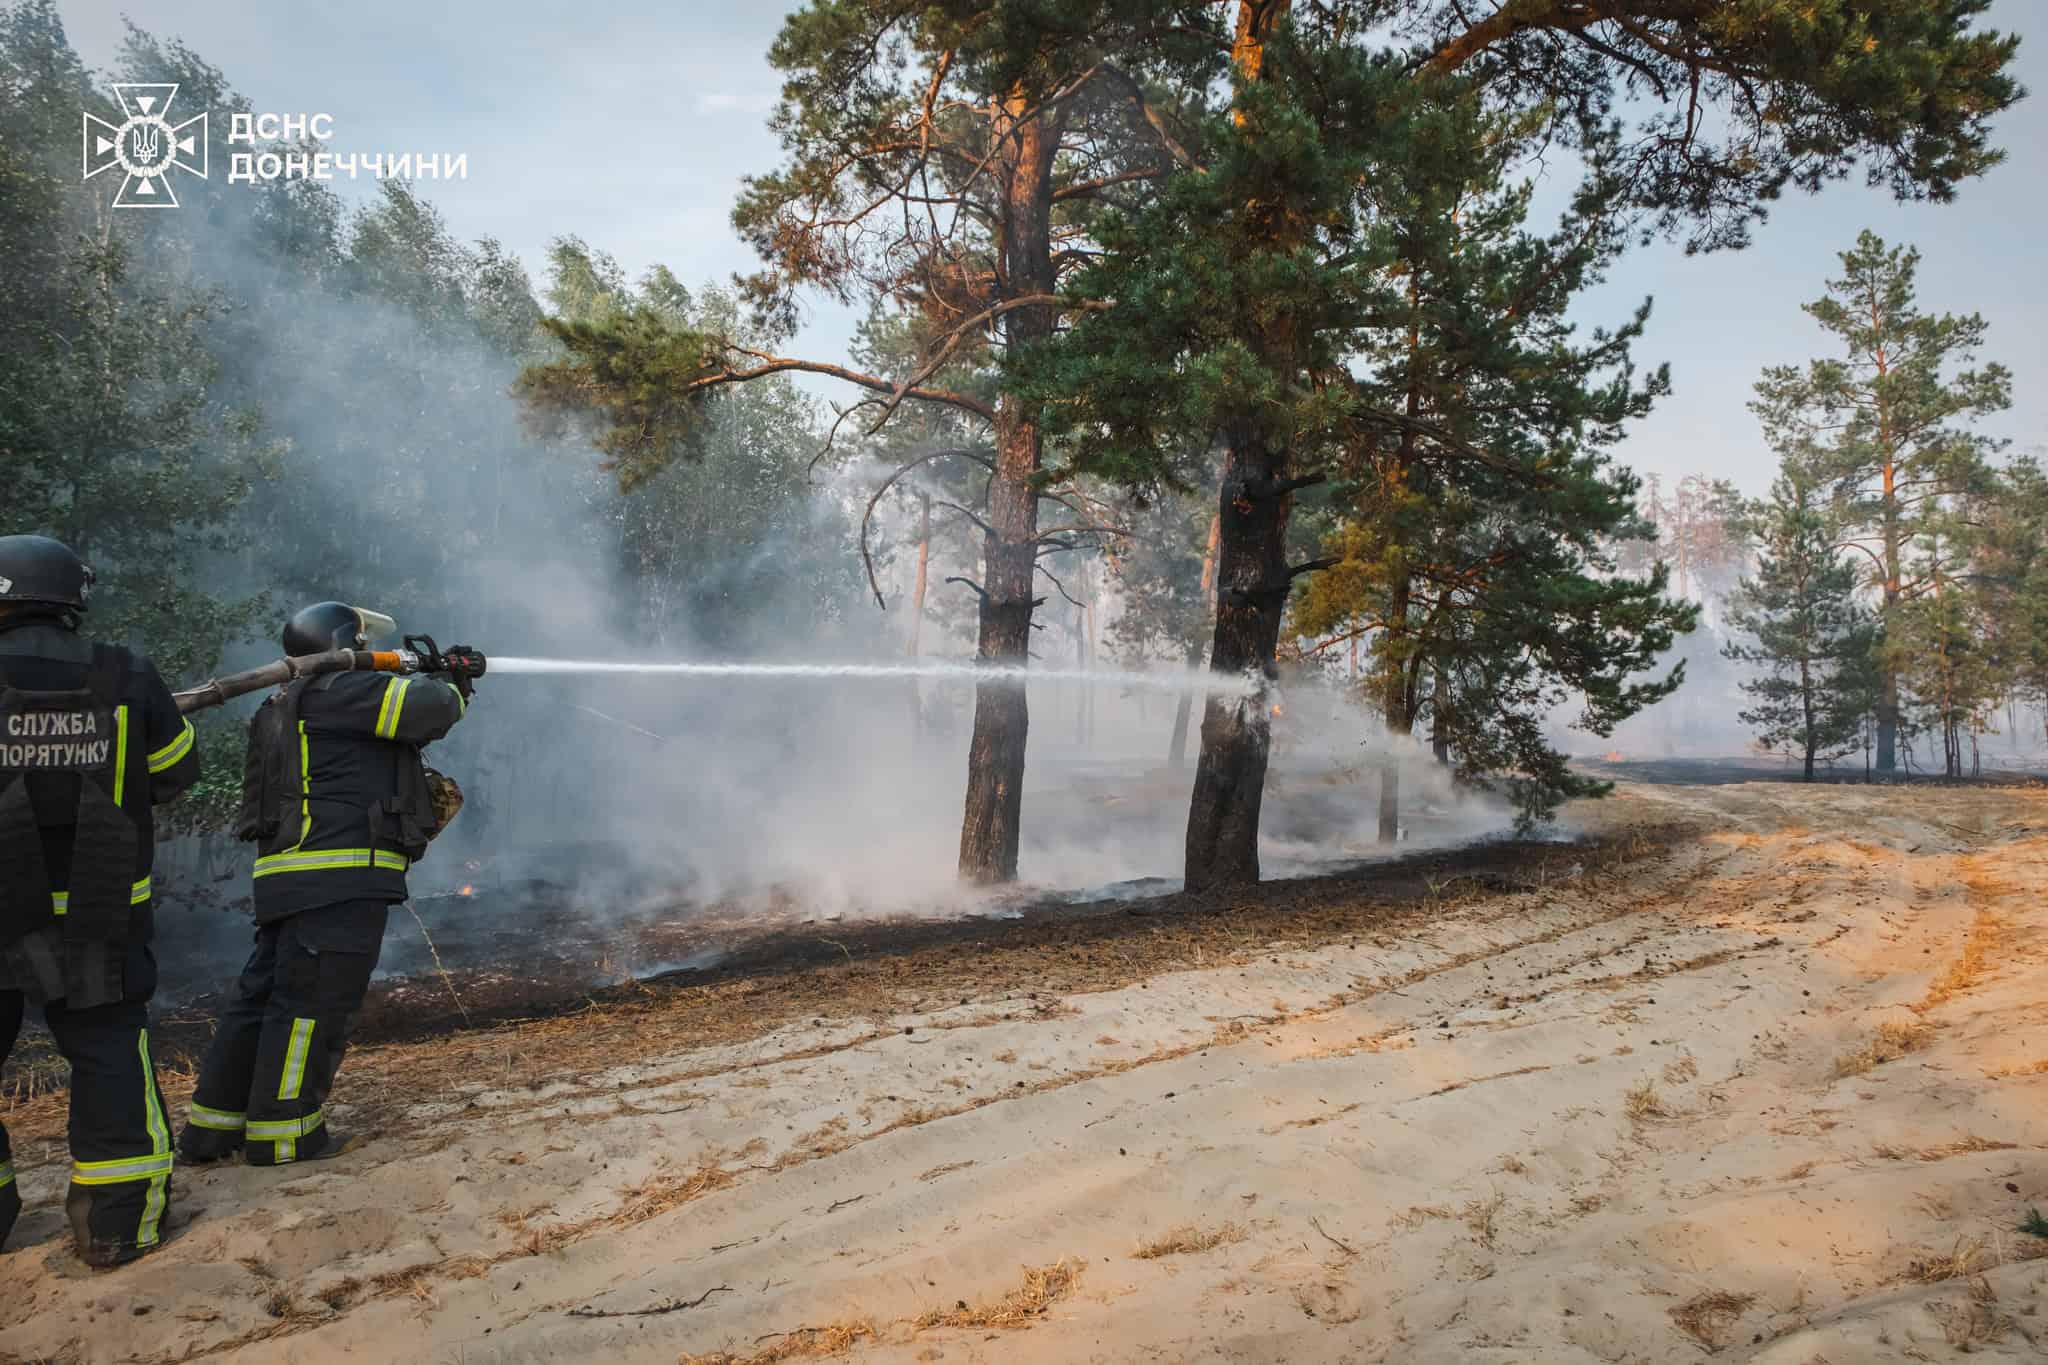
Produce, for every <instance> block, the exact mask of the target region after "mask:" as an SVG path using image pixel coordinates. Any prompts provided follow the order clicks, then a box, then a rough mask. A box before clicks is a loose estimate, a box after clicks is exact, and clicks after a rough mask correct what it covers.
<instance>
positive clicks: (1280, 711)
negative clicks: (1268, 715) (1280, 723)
mask: <svg viewBox="0 0 2048 1365" xmlns="http://www.w3.org/2000/svg"><path fill="white" fill-rule="evenodd" d="M1273 714H1274V715H1275V716H1284V715H1286V714H1287V711H1286V709H1285V708H1284V707H1282V706H1281V705H1280V703H1279V702H1277V701H1276V702H1274V703H1273Z"/></svg>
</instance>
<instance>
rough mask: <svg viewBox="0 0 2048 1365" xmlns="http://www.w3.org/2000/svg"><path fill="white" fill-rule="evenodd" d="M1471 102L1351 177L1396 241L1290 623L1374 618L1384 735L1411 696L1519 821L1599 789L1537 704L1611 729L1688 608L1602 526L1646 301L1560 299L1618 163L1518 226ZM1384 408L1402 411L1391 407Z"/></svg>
mask: <svg viewBox="0 0 2048 1365" xmlns="http://www.w3.org/2000/svg"><path fill="white" fill-rule="evenodd" d="M1487 122H1488V120H1487V119H1486V116H1485V115H1484V114H1483V113H1482V111H1480V110H1478V109H1477V108H1476V107H1475V106H1473V105H1471V104H1469V103H1465V104H1459V105H1454V106H1450V107H1446V108H1442V109H1437V110H1433V111H1431V112H1430V113H1429V114H1428V116H1427V117H1426V118H1424V119H1421V120H1419V121H1418V125H1419V126H1418V127H1417V128H1416V129H1415V131H1414V132H1413V134H1412V135H1411V139H1410V140H1409V141H1408V142H1407V143H1405V144H1404V146H1406V147H1407V148H1410V149H1413V150H1420V151H1422V153H1423V154H1422V155H1419V156H1418V155H1414V154H1413V151H1412V150H1411V154H1409V155H1406V156H1404V157H1403V158H1402V159H1401V160H1400V161H1399V162H1398V163H1397V164H1394V165H1389V166H1384V167H1378V168H1376V169H1375V173H1374V174H1372V175H1371V176H1370V177H1368V179H1369V182H1370V188H1369V190H1368V191H1367V193H1368V195H1369V196H1370V201H1371V205H1372V211H1373V217H1374V220H1375V222H1376V223H1377V224H1378V225H1379V226H1380V228H1381V230H1382V231H1383V232H1385V233H1386V234H1387V235H1388V237H1389V240H1390V241H1391V242H1392V244H1393V246H1394V249H1395V250H1396V252H1397V253H1398V260H1399V264H1398V266H1397V267H1396V268H1395V269H1394V270H1393V271H1392V272H1390V273H1391V276H1392V279H1393V281H1394V287H1393V288H1392V289H1390V290H1389V291H1388V292H1389V296H1388V297H1386V298H1385V299H1384V300H1382V301H1381V302H1380V303H1379V304H1378V305H1377V306H1376V309H1375V311H1376V313H1377V317H1376V324H1377V325H1375V326H1374V327H1373V328H1371V329H1369V330H1368V331H1367V332H1366V334H1365V336H1364V344H1365V346H1366V348H1367V349H1366V350H1365V352H1364V354H1363V355H1362V356H1361V360H1362V361H1364V362H1367V363H1365V364H1363V365H1354V367H1353V368H1354V369H1355V370H1357V371H1358V372H1359V373H1358V377H1357V379H1356V385H1357V389H1356V392H1357V395H1358V399H1359V408H1360V410H1361V412H1363V413H1364V414H1365V419H1364V420H1362V421H1360V422H1359V423H1357V424H1356V429H1355V432H1354V436H1353V440H1352V442H1351V444H1350V445H1349V446H1348V447H1347V448H1346V449H1345V450H1343V451H1341V452H1340V453H1338V454H1337V455H1336V456H1335V457H1333V458H1332V460H1331V462H1330V464H1331V469H1332V474H1333V484H1332V487H1333V488H1334V489H1336V490H1337V491H1338V506H1339V507H1340V508H1341V514H1340V516H1339V518H1338V522H1337V525H1336V528H1335V530H1334V531H1333V533H1332V534H1330V535H1329V537H1328V538H1327V539H1326V540H1325V553H1326V554H1328V555H1329V556H1331V557H1332V558H1334V559H1335V560H1337V563H1336V564H1335V565H1334V566H1333V567H1332V568H1331V569H1329V570H1328V571H1327V572H1325V573H1323V574H1320V575H1318V576H1317V577H1316V578H1315V579H1314V580H1313V581H1312V582H1311V584H1310V586H1309V587H1308V588H1307V590H1306V591H1305V592H1304V593H1302V594H1301V595H1300V596H1299V597H1298V598H1297V599H1296V612H1295V616H1294V621H1293V626H1294V629H1296V630H1297V631H1300V632H1303V633H1308V634H1317V635H1322V634H1329V633H1332V632H1336V633H1338V634H1340V635H1341V634H1343V633H1358V634H1366V635H1369V637H1370V639H1371V642H1372V645H1371V651H1372V653H1371V657H1372V664H1373V667H1372V689H1373V691H1374V692H1375V694H1376V697H1377V701H1378V709H1379V710H1380V712H1381V714H1382V716H1383V717H1384V718H1385V720H1386V724H1387V728H1388V731H1389V732H1390V734H1391V735H1392V736H1394V737H1395V738H1396V740H1397V741H1398V739H1400V738H1402V737H1406V736H1407V735H1409V734H1411V733H1412V732H1413V731H1414V730H1415V728H1416V727H1417V725H1418V724H1420V723H1421V721H1422V720H1423V719H1424V717H1425V716H1427V717H1428V718H1429V721H1430V729H1431V737H1432V741H1433V743H1434V745H1435V746H1436V747H1437V748H1438V749H1439V751H1440V753H1441V754H1442V755H1443V756H1444V757H1445V758H1447V759H1451V758H1455V764H1456V769H1457V771H1458V772H1459V774H1460V775H1461V776H1462V777H1463V778H1465V779H1466V780H1468V781H1474V782H1498V783H1501V784H1503V785H1505V786H1506V787H1507V788H1508V789H1509V790H1510V791H1511V792H1512V793H1513V795H1514V797H1515V800H1516V803H1517V807H1518V813H1519V814H1520V816H1521V818H1522V819H1523V820H1524V821H1525V822H1526V821H1529V820H1534V819H1537V818H1540V817H1542V816H1544V815H1547V814H1548V813H1549V812H1550V811H1551V810H1552V809H1553V808H1554V807H1555V806H1556V805H1557V803H1558V802H1560V801H1562V800H1564V799H1566V798H1567V797H1571V796H1577V795H1587V794H1596V793H1598V792H1600V791H1602V790H1604V789H1605V788H1604V787H1603V786H1602V785H1601V784H1598V783H1593V782H1589V781H1587V780H1585V779H1582V778H1579V777H1577V776H1576V775H1573V774H1571V773H1570V772H1569V770H1568V769H1567V768H1566V767H1565V765H1564V762H1563V759H1562V757H1561V756H1560V755H1558V754H1557V753H1556V752H1555V751H1554V750H1553V749H1552V748H1551V746H1550V745H1549V742H1548V740H1547V739H1546V737H1545V734H1544V724H1543V722H1544V720H1545V718H1546V716H1547V714H1548V713H1549V712H1550V711H1552V710H1554V709H1556V708H1557V707H1558V706H1559V705H1562V704H1563V703H1565V702H1566V701H1567V700H1568V699H1569V698H1572V697H1578V698H1583V699H1584V705H1583V706H1582V708H1581V710H1580V712H1579V716H1578V722H1579V723H1580V724H1581V725H1582V726H1584V727H1585V728H1587V729H1590V730H1592V731H1593V732H1594V733H1600V734H1604V733H1607V732H1609V731H1610V730H1611V729H1612V727H1613V726H1614V725H1615V724H1616V723H1618V722H1619V721H1620V720H1622V719H1624V718H1626V717H1627V716H1628V715H1630V714H1632V713H1633V712H1634V711H1635V710H1636V709H1638V708H1640V707H1641V706H1644V705H1647V704H1649V703H1651V702H1653V701H1655V700H1657V699H1659V698H1661V697H1664V696H1666V695H1668V694H1669V693H1670V692H1671V691H1672V690H1674V689H1675V688H1676V687H1677V686H1678V685H1679V682H1680V680H1681V679H1682V677H1683V670H1682V669H1677V670H1673V671H1672V672H1671V673H1670V675H1669V676H1667V677H1664V678H1662V679H1658V680H1653V681H1648V682H1644V683H1631V682H1630V681H1629V679H1630V678H1631V677H1632V676H1633V675H1636V674H1639V673H1641V672H1643V671H1644V670H1645V669H1647V668H1648V666H1649V665H1650V663H1651V662H1652V661H1653V660H1654V659H1655V658H1656V657H1657V655H1658V654H1659V653H1661V652H1662V651H1663V650H1665V649H1667V648H1669V646H1670V644H1671V642H1672V640H1673V638H1674V636H1675V635H1676V634H1677V633H1679V632H1682V631H1685V630H1688V629H1690V628H1691V624H1692V621H1693V619H1694V617H1695V615H1696V610H1695V609H1694V608H1693V607H1692V606H1690V605H1688V604H1684V603H1681V602H1678V601H1675V600H1673V599H1672V598H1671V597H1670V596H1669V595H1668V578H1667V574H1666V571H1665V570H1663V569H1662V568H1661V567H1659V568H1658V569H1657V570H1656V571H1655V572H1653V573H1651V574H1649V575H1648V576H1646V577H1643V578H1636V577H1632V576H1624V575H1621V574H1619V573H1617V572H1616V571H1615V570H1616V564H1615V562H1614V559H1613V548H1612V547H1613V546H1614V544H1616V543H1622V544H1626V543H1629V538H1630V537H1632V536H1635V535H1640V534H1642V533H1643V526H1642V522H1641V520H1640V519H1639V518H1638V516H1637V515H1636V510H1635V500H1636V493H1637V486H1636V483H1635V480H1634V479H1633V477H1632V476H1630V475H1629V474H1628V473H1627V472H1626V471H1624V470H1620V469H1617V468H1615V467H1614V466H1613V465H1612V462H1611V457H1610V456H1609V455H1608V454H1607V453H1606V452H1607V450H1608V449H1609V448H1611V447H1612V446H1613V445H1614V444H1615V443H1616V442H1617V441H1618V440H1619V439H1620V437H1621V435H1622V432H1623V430H1624V428H1625V425H1626V424H1627V423H1628V422H1629V421H1631V420H1632V419H1635V418H1638V417H1640V416H1641V415H1643V414H1644V413H1645V412H1647V411H1648V410H1649V406H1650V404H1651V403H1652V402H1653V401H1654V400H1655V399H1656V398H1657V397H1658V396H1659V395H1660V394H1662V393H1664V392H1665V391H1666V390H1667V389H1668V377H1667V376H1666V374H1665V373H1664V372H1663V371H1662V370H1661V369H1660V370H1658V371H1655V372H1652V373H1651V374H1649V375H1647V376H1645V377H1643V378H1642V379H1640V380H1638V379H1637V378H1636V376H1635V374H1634V372H1633V370H1632V367H1631V364H1630V348H1631V346H1632V343H1633V342H1634V341H1635V340H1636V339H1637V338H1638V337H1639V336H1640V333H1641V329H1642V325H1643V321H1644V317H1645V316H1646V312H1639V313H1638V315H1637V316H1636V317H1634V318H1632V319H1631V320H1630V321H1629V322H1628V323H1627V324H1625V325H1624V326H1622V327H1621V328H1619V329H1617V330H1616V331H1614V332H1613V333H1611V334H1609V333H1606V332H1599V331H1596V332H1595V333H1594V334H1593V335H1592V337H1591V339H1590V341H1589V342H1583V343H1582V342H1580V341H1578V340H1577V339H1576V338H1575V337H1574V335H1573V326H1572V324H1571V323H1570V322H1569V321H1568V316H1567V315H1568V313H1569V311H1570V310H1571V307H1572V304H1573V301H1574V299H1575V298H1576V297H1577V296H1578V294H1579V293H1581V292H1582V291H1583V290H1584V289H1586V288H1587V287H1589V286H1590V285H1592V284H1594V283H1595V282H1597V281H1598V280H1599V278H1600V276H1601V272H1602V271H1603V269H1604V268H1605V266H1606V264H1607V263H1608V262H1609V261H1610V260H1611V259H1612V258H1613V257H1614V255H1615V254H1616V253H1617V252H1618V251H1619V249H1620V245H1621V242H1620V239H1619V235H1618V234H1617V232H1616V231H1615V228H1614V215H1613V214H1612V212H1611V210H1612V207H1613V204H1612V199H1611V195H1612V194H1613V193H1614V190H1613V187H1612V185H1611V182H1603V181H1599V180H1597V179H1596V181H1595V182H1594V183H1593V184H1591V185H1589V186H1588V188H1587V191H1586V193H1585V194H1584V195H1583V196H1582V197H1581V200H1580V202H1579V203H1578V204H1577V205H1576V206H1575V207H1574V209H1573V210H1572V211H1571V212H1570V213H1569V214H1567V215H1566V218H1565V221H1564V222H1563V224H1562V225H1561V226H1560V228H1559V229H1558V230H1557V231H1556V232H1554V233H1552V234H1550V235H1549V236H1547V237H1539V236H1535V235H1533V234H1531V233H1529V232H1528V231H1527V228H1526V218H1527V214H1528V201H1529V193H1530V192H1529V188H1528V187H1527V186H1526V185H1516V184H1511V183H1509V181H1508V179H1507V171H1508V168H1509V166H1510V165H1511V164H1512V163H1513V161H1514V159H1515V157H1516V155H1517V146H1518V144H1517V142H1516V139H1515V137H1514V129H1513V128H1512V127H1511V126H1505V121H1504V120H1499V119H1494V120H1491V122H1492V123H1493V125H1494V126H1492V127H1491V128H1488V127H1487V126H1486V124H1487ZM1381 413H1395V414H1398V415H1399V417H1400V418H1401V424H1400V426H1399V427H1398V428H1397V429H1395V430H1392V431H1387V430H1384V429H1383V428H1382V426H1381V425H1380V423H1379V422H1377V421H1376V420H1374V419H1375V418H1376V417H1377V415H1378V414H1381ZM1495 654H1499V655H1500V656H1502V657H1500V658H1499V659H1495V658H1492V657H1490V656H1492V655H1495ZM1392 747H1393V748H1394V749H1396V750H1398V742H1397V744H1396V745H1394V746H1392ZM1399 780H1400V768H1399V754H1398V752H1395V753H1392V754H1391V755H1390V757H1389V759H1388V761H1386V762H1385V763H1384V764H1383V766H1382V769H1381V779H1380V782H1381V786H1380V812H1379V817H1380V818H1379V824H1380V837H1381V839H1382V840H1383V841H1389V840H1392V839H1393V838H1394V837H1395V836H1396V834H1397V831H1398V829H1399V824H1400V794H1399Z"/></svg>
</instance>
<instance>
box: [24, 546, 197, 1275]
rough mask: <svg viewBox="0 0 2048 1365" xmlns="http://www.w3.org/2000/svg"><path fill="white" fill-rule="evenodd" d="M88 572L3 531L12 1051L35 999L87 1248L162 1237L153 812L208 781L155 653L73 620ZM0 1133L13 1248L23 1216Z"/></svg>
mask: <svg viewBox="0 0 2048 1365" xmlns="http://www.w3.org/2000/svg"><path fill="white" fill-rule="evenodd" d="M92 584H93V574H92V570H90V569H88V568H87V567H86V566H85V564H84V563H83V562H82V561H81V560H80V559H79V557H78V556H77V555H76V554H74V553H73V552H72V551H71V549H70V548H69V547H68V546H65V545H63V544H61V543H60V542H58V541H55V540H50V539H48V538H46V537H43V536H0V1062H4V1061H5V1060H6V1058H7V1054H8V1053H9V1052H10V1051H12V1050H13V1047H14V1042H15V1039H16V1037H17V1036H18V1035H19V1034H20V1031H21V1024H22V1017H23V1014H24V1012H25V1007H26V1006H27V1005H29V1004H36V1005H40V1006H41V1007H42V1010H43V1018H44V1020H45V1022H47V1023H48V1025H49V1028H50V1034H51V1037H52V1038H54V1039H55V1041H56V1044H57V1048H58V1050H59V1051H61V1052H62V1053H63V1054H64V1057H65V1059H66V1060H68V1061H69V1062H70V1063H71V1125H70V1138H71V1158H72V1166H71V1187H70V1191H69V1193H68V1194H66V1196H65V1199H64V1212H65V1213H66V1215H67V1216H68V1217H69V1218H70V1221H71V1230H72V1233H73V1235H74V1236H75V1238H76V1239H77V1243H78V1253H79V1255H80V1256H81V1257H83V1258H84V1259H85V1261H86V1262H87V1263H88V1264H90V1265H94V1266H114V1265H120V1264H122V1263H123V1262H125V1261H132V1260H134V1259H135V1258H136V1257H138V1256H141V1255H142V1254H143V1253H145V1252H147V1251H149V1250H150V1249H151V1248H152V1247H155V1246H156V1245H158V1243H159V1242H160V1241H161V1239H162V1230H163V1213H164V1205H165V1203H166V1202H167V1201H168V1199H169V1197H170V1186H171V1141H170V1125H169V1122H168V1120H167V1119H166V1117H165V1113H164V1101H163V1093H162V1091H160V1090H159V1089H158V1088H157V1083H156V1069H155V1066H154V1065H153V1064H152V1063H151V1061H150V1052H149V999H150V997H151V996H152V995H154V994H155V993H156V958H155V956H154V955H153V954H152V953H151V952H150V940H151V938H152V936H153V934H154V931H155V915H154V913H153V907H152V905H151V898H150V866H151V858H152V856H153V854H154V852H155V849H156V836H155V830H154V828H153V824H152V815H151V807H152V806H154V805H156V804H158V803H160V802H164V801H168V800H170V799H171V798H173V797H175V796H177V795H178V794H179V793H181V792H183V791H184V790H185V789H186V788H188V787H190V786H191V785H192V784H193V783H194V782H195V781H197V780H198V777H199V757H198V754H197V752H196V750H195V748H194V741H193V733H192V726H191V725H190V724H189V723H188V722H187V721H186V720H185V718H184V716H183V715H181V714H180V713H179V710H178V707H177V704H176V702H174V701H173V700H172V697H171V693H170V689H169V688H167V687H165V686H164V681H163V679H162V678H161V677H159V676H158V675H157V671H156V669H155V668H153V667H151V665H150V663H149V661H148V660H147V659H143V658H140V657H138V656H136V655H134V654H131V653H130V652H129V651H128V650H126V649H123V648H122V647H120V646H119V645H109V644H95V643H93V642H92V641H91V640H88V639H86V638H84V637H83V636H81V635H80V634H79V632H78V628H79V624H80V620H79V618H80V617H81V616H82V615H83V614H84V612H85V610H86V602H87V599H88V597H89V596H90V594H91V590H92ZM10 1158H11V1151H10V1149H9V1147H8V1143H7V1131H6V1129H5V1128H0V1246H4V1245H5V1243H6V1241H7V1236H8V1234H9V1233H10V1232H11V1231H13V1228H14V1222H15V1219H16V1218H17V1217H19V1216H20V1213H21V1196H20V1193H19V1192H18V1190H17V1189H16V1187H15V1182H14V1167H13V1165H12V1163H11V1159H10Z"/></svg>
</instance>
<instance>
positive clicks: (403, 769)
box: [370, 749, 445, 862]
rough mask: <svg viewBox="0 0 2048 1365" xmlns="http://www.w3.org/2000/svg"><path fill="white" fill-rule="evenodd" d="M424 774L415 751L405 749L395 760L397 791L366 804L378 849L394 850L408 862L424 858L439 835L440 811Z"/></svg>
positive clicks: (423, 768) (421, 762)
mask: <svg viewBox="0 0 2048 1365" xmlns="http://www.w3.org/2000/svg"><path fill="white" fill-rule="evenodd" d="M427 771H428V769H427V765H426V763H425V762H424V761H422V760H421V758H420V755H419V750H417V749H409V750H408V751H407V752H406V753H404V754H403V755H401V756H400V757H399V760H398V774H397V776H398V790H397V791H396V792H394V793H393V794H392V795H391V797H390V798H388V799H385V800H379V801H373V802H371V803H370V828H372V829H374V830H376V831H377V833H378V847H380V848H394V849H397V850H398V851H399V852H400V853H403V854H404V855H405V857H406V861H408V862H418V861H419V860H420V859H421V858H424V857H426V856H427V845H428V844H429V843H431V842H432V841H433V838H434V836H435V835H437V834H439V833H440V832H441V816H440V808H439V806H438V805H437V804H436V802H435V800H434V792H433V787H432V785H431V783H430V782H429V781H428V778H427ZM444 780H445V779H444Z"/></svg>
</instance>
